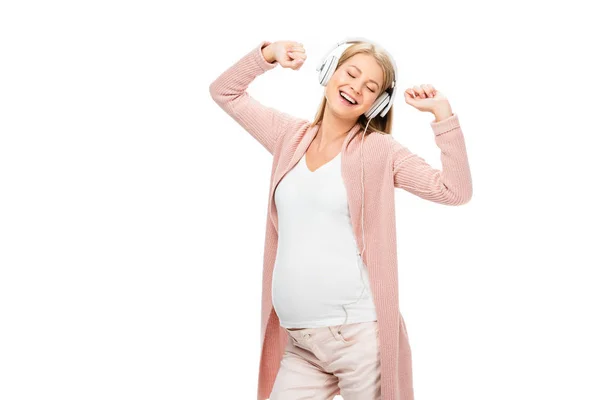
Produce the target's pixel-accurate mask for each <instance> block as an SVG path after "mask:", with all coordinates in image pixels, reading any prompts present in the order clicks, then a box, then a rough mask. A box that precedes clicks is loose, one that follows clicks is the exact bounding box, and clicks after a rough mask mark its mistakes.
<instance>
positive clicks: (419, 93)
mask: <svg viewBox="0 0 600 400" xmlns="http://www.w3.org/2000/svg"><path fill="white" fill-rule="evenodd" d="M413 90H414V91H415V92H416V93H417V96H418V97H420V98H425V97H426V96H425V91H424V90H423V89H422V88H421V87H420V86H417V85H415V86H413Z"/></svg>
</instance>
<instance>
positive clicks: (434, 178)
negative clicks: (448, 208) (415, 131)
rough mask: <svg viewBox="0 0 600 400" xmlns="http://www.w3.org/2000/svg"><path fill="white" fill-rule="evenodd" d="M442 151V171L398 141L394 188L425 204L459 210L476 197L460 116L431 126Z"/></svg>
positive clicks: (394, 161) (394, 166) (395, 152)
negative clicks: (427, 202)
mask: <svg viewBox="0 0 600 400" xmlns="http://www.w3.org/2000/svg"><path fill="white" fill-rule="evenodd" d="M430 125H431V128H432V129H433V132H434V137H435V142H436V144H437V146H438V147H439V148H440V150H441V153H442V154H441V159H442V170H438V169H435V168H433V167H432V166H430V165H429V164H428V163H427V162H426V161H425V160H424V159H423V158H422V157H420V156H418V155H417V154H414V153H411V152H410V151H409V150H408V149H407V148H406V147H404V146H402V145H401V144H400V143H398V142H397V141H395V140H394V145H393V149H394V150H393V157H392V159H393V163H394V165H393V173H394V186H395V187H397V188H400V189H404V190H406V191H408V192H410V193H412V194H415V195H417V196H419V197H421V198H423V199H425V200H430V201H433V202H436V203H440V204H446V205H452V206H458V205H461V204H465V203H468V202H469V200H471V196H472V193H473V187H472V180H471V170H470V168H469V161H468V158H467V151H466V147H465V140H464V136H463V133H462V130H461V128H460V124H459V121H458V116H457V115H456V114H453V115H452V116H450V117H448V118H446V119H444V120H441V121H438V122H435V121H432V122H430Z"/></svg>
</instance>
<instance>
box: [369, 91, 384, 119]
mask: <svg viewBox="0 0 600 400" xmlns="http://www.w3.org/2000/svg"><path fill="white" fill-rule="evenodd" d="M389 102H390V94H389V93H388V92H383V93H381V94H380V95H379V97H378V98H377V99H376V100H375V102H373V105H372V106H371V108H369V110H368V111H367V112H366V113H365V114H364V115H365V117H367V118H368V119H370V118H375V117H376V116H377V115H379V113H381V111H383V110H384V109H385V107H386V106H387V105H388V104H389Z"/></svg>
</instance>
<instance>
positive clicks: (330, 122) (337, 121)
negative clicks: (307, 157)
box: [317, 106, 358, 150]
mask: <svg viewBox="0 0 600 400" xmlns="http://www.w3.org/2000/svg"><path fill="white" fill-rule="evenodd" d="M357 122H358V121H357V120H355V119H343V118H340V117H339V116H337V115H335V114H333V113H332V112H331V110H330V109H329V107H327V106H326V107H325V112H324V113H323V119H322V120H321V124H320V127H319V131H318V132H317V136H318V137H319V142H318V143H319V150H322V149H324V148H325V147H327V146H328V145H330V144H331V143H335V142H338V141H340V140H344V138H345V137H346V135H347V134H348V132H349V131H350V130H351V129H352V128H353V127H354V125H356V123H357Z"/></svg>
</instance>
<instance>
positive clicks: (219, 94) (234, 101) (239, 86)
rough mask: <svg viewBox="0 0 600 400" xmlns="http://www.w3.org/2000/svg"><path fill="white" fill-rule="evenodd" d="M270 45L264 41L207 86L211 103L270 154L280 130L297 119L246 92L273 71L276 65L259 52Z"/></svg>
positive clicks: (298, 119)
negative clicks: (265, 73)
mask: <svg viewBox="0 0 600 400" xmlns="http://www.w3.org/2000/svg"><path fill="white" fill-rule="evenodd" d="M269 44H271V42H269V41H266V40H263V41H261V42H260V44H259V45H258V46H257V47H255V48H254V49H253V50H252V51H250V52H249V53H248V54H246V55H245V56H243V57H242V58H241V59H240V60H238V61H237V62H235V63H234V64H233V65H232V66H230V67H229V68H228V69H227V70H225V71H224V72H223V73H221V75H219V76H218V77H217V78H216V79H215V80H214V81H213V82H212V83H211V84H210V86H209V90H210V95H211V97H212V98H213V100H214V101H215V102H216V103H217V104H218V105H219V107H221V108H222V109H223V110H224V111H225V112H226V113H227V114H229V115H230V116H231V117H232V118H233V119H234V120H235V121H236V122H237V123H238V124H239V125H241V126H242V127H243V128H244V129H245V130H246V131H247V132H248V133H250V134H251V135H252V136H253V137H254V138H255V139H256V140H257V141H258V142H259V143H260V144H261V145H262V146H263V147H264V148H265V149H267V151H268V152H269V153H271V154H273V153H274V151H275V143H276V142H277V139H278V137H279V135H280V134H281V133H282V131H283V128H284V127H285V126H286V125H287V124H288V123H290V122H297V121H301V119H300V118H296V117H293V116H292V115H290V114H287V113H285V112H282V111H279V110H277V109H275V108H273V107H268V106H265V105H263V104H261V103H260V102H259V101H258V100H256V99H254V98H253V97H252V96H250V95H249V94H248V92H247V88H248V86H249V85H250V83H251V82H252V81H253V80H254V79H255V78H256V77H257V76H259V75H261V74H263V73H264V72H266V71H269V70H271V69H273V68H275V67H276V66H277V65H278V63H277V61H275V62H273V63H269V62H267V60H266V59H265V58H264V56H263V54H262V49H263V48H264V47H266V46H268V45H269Z"/></svg>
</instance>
